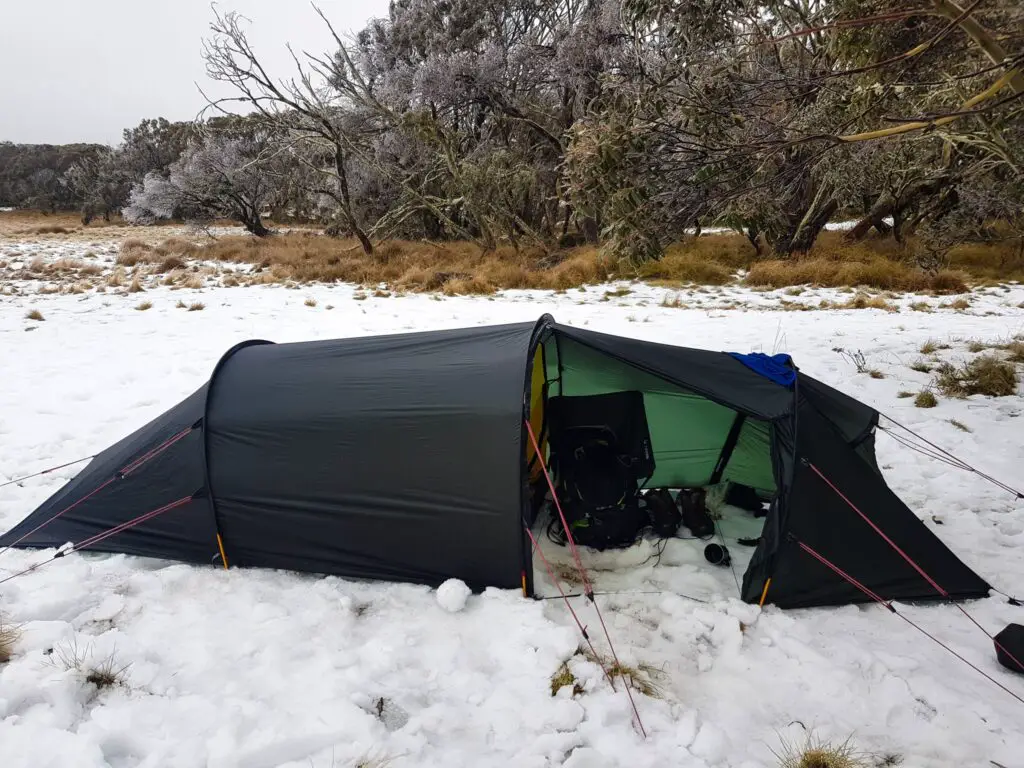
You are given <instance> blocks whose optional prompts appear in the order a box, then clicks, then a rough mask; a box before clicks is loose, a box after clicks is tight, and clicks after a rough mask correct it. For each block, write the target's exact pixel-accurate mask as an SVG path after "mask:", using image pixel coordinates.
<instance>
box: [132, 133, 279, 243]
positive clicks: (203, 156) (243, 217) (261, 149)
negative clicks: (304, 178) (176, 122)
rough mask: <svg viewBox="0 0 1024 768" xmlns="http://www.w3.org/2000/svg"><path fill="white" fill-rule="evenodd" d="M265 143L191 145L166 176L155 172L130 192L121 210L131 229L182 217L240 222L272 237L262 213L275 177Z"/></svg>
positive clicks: (219, 139)
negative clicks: (269, 168)
mask: <svg viewBox="0 0 1024 768" xmlns="http://www.w3.org/2000/svg"><path fill="white" fill-rule="evenodd" d="M268 152H269V153H270V155H272V154H273V152H272V150H268V147H267V145H266V143H265V142H261V141H257V140H253V139H246V138H236V137H229V136H222V135H216V134H214V135H211V136H209V137H208V138H206V140H205V141H203V142H201V143H200V142H197V143H194V144H192V145H191V146H189V148H188V149H186V150H185V152H184V154H182V156H181V157H180V158H179V159H178V160H176V161H175V162H173V163H172V164H171V165H170V167H169V168H168V173H167V176H166V177H164V176H161V175H160V174H159V173H156V172H151V173H149V174H147V175H146V177H145V179H144V181H143V182H142V184H138V185H136V186H134V187H133V188H132V191H131V197H130V199H129V202H128V205H127V207H125V209H124V211H123V215H124V217H125V219H126V220H127V221H128V222H130V223H133V224H146V223H151V222H153V221H155V220H158V219H171V218H184V219H186V220H187V221H190V222H194V223H206V222H209V221H212V220H214V219H218V218H224V219H231V220H233V221H237V222H238V223H239V224H241V225H242V226H243V227H245V229H246V230H248V231H249V232H251V233H252V234H254V235H256V236H258V237H264V236H266V235H269V234H270V230H269V229H267V227H266V226H265V225H264V223H263V219H262V213H263V210H264V208H265V206H266V205H267V203H268V201H269V200H270V199H271V195H272V192H273V185H272V182H271V179H272V178H273V173H272V172H270V171H269V170H268V165H270V164H271V163H272V162H273V160H272V159H268V154H267V153H268Z"/></svg>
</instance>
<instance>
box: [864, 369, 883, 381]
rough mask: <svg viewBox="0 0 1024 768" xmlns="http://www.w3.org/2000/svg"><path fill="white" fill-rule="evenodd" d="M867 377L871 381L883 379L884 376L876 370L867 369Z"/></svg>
mask: <svg viewBox="0 0 1024 768" xmlns="http://www.w3.org/2000/svg"><path fill="white" fill-rule="evenodd" d="M868 376H870V377H871V378H872V379H884V378H885V374H884V373H882V372H881V371H880V370H878V369H877V368H871V369H869V370H868Z"/></svg>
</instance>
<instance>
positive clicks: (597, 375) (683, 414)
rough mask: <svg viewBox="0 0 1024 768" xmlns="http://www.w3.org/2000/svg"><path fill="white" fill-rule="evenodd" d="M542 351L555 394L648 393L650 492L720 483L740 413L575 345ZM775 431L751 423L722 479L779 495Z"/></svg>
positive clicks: (552, 343) (550, 345)
mask: <svg viewBox="0 0 1024 768" xmlns="http://www.w3.org/2000/svg"><path fill="white" fill-rule="evenodd" d="M542 351H543V364H544V371H545V375H546V382H547V387H548V389H547V393H548V396H554V395H598V394H604V393H608V392H619V391H623V390H639V391H640V392H642V393H643V395H644V407H645V409H646V411H647V421H648V424H649V427H650V433H651V443H652V447H653V449H654V458H655V462H656V465H657V467H656V470H655V473H654V476H653V477H652V478H651V479H650V480H649V481H648V483H647V487H649V488H694V487H698V486H706V485H709V484H712V483H713V482H714V480H715V478H714V474H715V467H716V466H717V465H718V464H719V460H720V458H721V457H722V453H723V448H725V446H726V445H727V443H728V438H729V434H730V432H731V431H732V430H733V429H734V425H735V424H736V423H737V416H738V414H737V413H736V411H734V410H732V409H731V408H727V407H725V406H723V405H719V404H718V403H715V402H713V401H711V400H708V399H707V398H705V397H703V396H701V395H698V394H695V393H693V392H689V391H687V390H684V389H682V388H680V387H678V386H676V385H674V384H670V383H669V382H667V381H665V380H664V379H661V378H659V377H658V376H654V375H652V374H650V373H647V372H645V371H642V370H640V369H639V368H636V367H634V366H632V365H629V364H627V363H624V362H621V361H619V360H617V359H615V358H613V357H610V356H608V355H606V354H603V353H601V352H599V351H597V350H594V349H592V348H590V347H588V346H586V345H584V344H580V343H579V342H576V341H573V340H571V339H567V338H564V337H562V338H559V339H558V340H557V342H556V340H555V338H554V337H549V338H548V339H547V340H546V341H545V342H544V343H543V346H542ZM535 381H536V379H535ZM770 430H771V425H770V424H769V423H768V422H765V421H761V420H758V419H754V418H745V419H744V420H743V421H742V425H741V427H740V431H739V435H738V439H737V440H736V445H735V447H734V449H733V451H732V453H731V455H730V456H729V458H728V462H727V463H726V465H725V467H724V469H722V470H721V476H720V477H719V478H717V480H718V481H719V482H725V481H732V482H735V483H741V484H743V485H747V486H750V487H752V488H754V489H756V490H757V491H758V492H759V493H760V494H761V495H762V496H763V497H765V498H770V497H771V496H773V495H774V493H775V480H774V476H773V473H772V459H771V449H770V445H771V442H770V441H771V435H770Z"/></svg>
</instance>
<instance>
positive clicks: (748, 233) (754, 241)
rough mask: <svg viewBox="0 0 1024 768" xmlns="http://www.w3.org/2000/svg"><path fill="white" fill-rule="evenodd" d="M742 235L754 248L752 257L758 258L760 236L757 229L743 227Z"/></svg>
mask: <svg viewBox="0 0 1024 768" xmlns="http://www.w3.org/2000/svg"><path fill="white" fill-rule="evenodd" d="M743 235H744V236H745V237H746V238H747V240H749V241H750V244H751V245H752V246H754V256H756V257H758V258H760V256H761V241H760V240H759V239H758V238H759V237H760V236H761V232H760V230H758V228H757V227H749V226H748V227H745V228H744V229H743Z"/></svg>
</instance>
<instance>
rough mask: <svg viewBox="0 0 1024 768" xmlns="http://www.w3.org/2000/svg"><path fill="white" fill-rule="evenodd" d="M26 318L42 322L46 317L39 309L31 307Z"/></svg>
mask: <svg viewBox="0 0 1024 768" xmlns="http://www.w3.org/2000/svg"><path fill="white" fill-rule="evenodd" d="M25 319H26V320H35V321H36V322H42V321H43V320H45V319H46V318H45V317H43V313H42V312H40V311H39V310H38V309H30V310H29V311H28V312H27V313H25Z"/></svg>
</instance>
